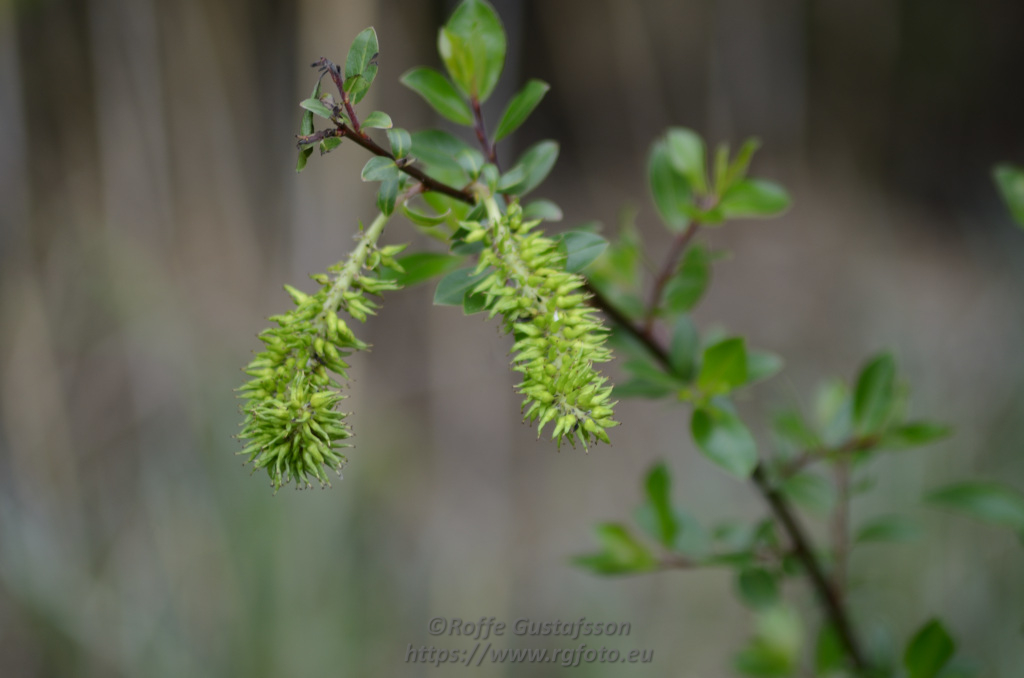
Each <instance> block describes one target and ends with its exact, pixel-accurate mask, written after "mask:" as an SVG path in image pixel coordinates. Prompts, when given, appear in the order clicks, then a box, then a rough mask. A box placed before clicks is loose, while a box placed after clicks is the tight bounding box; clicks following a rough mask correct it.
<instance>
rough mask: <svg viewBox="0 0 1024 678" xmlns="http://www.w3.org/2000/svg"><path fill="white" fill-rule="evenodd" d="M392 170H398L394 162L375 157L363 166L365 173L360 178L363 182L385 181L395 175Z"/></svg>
mask: <svg viewBox="0 0 1024 678" xmlns="http://www.w3.org/2000/svg"><path fill="white" fill-rule="evenodd" d="M392 169H395V170H397V169H398V168H397V167H396V166H395V161H394V160H392V159H391V158H386V157H384V156H380V155H375V156H373V157H372V158H370V159H369V160H367V161H366V164H365V165H363V171H362V173H361V175H360V176H361V177H362V179H363V181H383V180H384V179H387V178H388V177H390V176H391V175H392V174H393V172H392Z"/></svg>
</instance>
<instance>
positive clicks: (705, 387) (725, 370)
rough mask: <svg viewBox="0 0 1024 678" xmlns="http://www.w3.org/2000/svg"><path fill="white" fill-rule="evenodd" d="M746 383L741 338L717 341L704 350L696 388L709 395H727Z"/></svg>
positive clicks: (745, 356) (743, 349) (744, 358)
mask: <svg viewBox="0 0 1024 678" xmlns="http://www.w3.org/2000/svg"><path fill="white" fill-rule="evenodd" d="M746 381H747V347H746V341H745V340H744V339H743V338H742V337H733V338H731V339H725V340H723V341H719V342H718V343H716V344H712V345H711V346H708V347H707V348H706V349H704V357H703V359H702V360H701V366H700V374H699V375H698V376H697V388H699V389H700V390H701V392H703V393H706V394H711V395H717V394H721V393H728V392H729V391H731V390H733V389H734V388H736V387H738V386H742V385H743V384H745V383H746Z"/></svg>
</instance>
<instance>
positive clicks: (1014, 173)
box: [993, 165, 1024, 228]
mask: <svg viewBox="0 0 1024 678" xmlns="http://www.w3.org/2000/svg"><path fill="white" fill-rule="evenodd" d="M993 176H994V177H995V180H996V186H998V187H999V192H1000V194H1001V195H1002V196H1003V200H1005V201H1006V206H1007V207H1009V208H1010V214H1011V216H1013V219H1014V221H1016V222H1017V225H1018V226H1020V227H1021V228H1024V168H1021V167H1014V166H1012V165H999V166H997V167H996V168H995V169H994V170H993Z"/></svg>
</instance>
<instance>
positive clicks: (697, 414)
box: [690, 405, 757, 478]
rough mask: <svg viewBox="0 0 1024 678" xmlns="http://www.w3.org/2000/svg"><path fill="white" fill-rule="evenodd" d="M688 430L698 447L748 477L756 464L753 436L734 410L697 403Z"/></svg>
mask: <svg viewBox="0 0 1024 678" xmlns="http://www.w3.org/2000/svg"><path fill="white" fill-rule="evenodd" d="M690 431H691V433H692V434H693V439H694V440H695V441H696V443H697V447H698V448H699V449H700V451H701V452H703V453H704V455H705V456H706V457H707V458H708V459H710V460H711V461H713V462H714V463H716V464H718V465H719V466H721V467H722V468H724V469H725V470H726V471H728V472H729V473H732V474H733V475H735V476H737V477H739V478H747V477H748V476H750V474H751V472H752V471H753V470H754V467H755V466H757V444H756V443H755V442H754V437H753V436H752V435H750V431H749V430H747V427H746V425H745V424H744V423H743V422H742V421H741V420H740V418H739V417H738V416H736V415H735V414H734V413H732V412H730V411H728V410H725V409H722V408H719V407H715V406H713V405H709V406H707V407H698V408H697V409H695V410H694V412H693V418H692V419H691V420H690Z"/></svg>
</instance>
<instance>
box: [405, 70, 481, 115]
mask: <svg viewBox="0 0 1024 678" xmlns="http://www.w3.org/2000/svg"><path fill="white" fill-rule="evenodd" d="M401 83H402V84H403V85H405V86H406V87H408V88H409V89H411V90H412V91H414V92H416V93H417V94H419V95H420V96H421V97H423V99H424V100H425V101H426V102H427V103H428V104H430V106H431V108H433V109H434V110H435V111H437V112H438V113H440V114H441V115H442V116H443V117H445V118H446V119H448V120H451V121H452V122H454V123H455V124H457V125H466V126H468V127H472V126H473V111H471V110H470V108H469V104H467V103H466V100H465V99H463V98H462V95H461V94H459V93H458V92H457V91H456V90H455V86H454V85H452V83H451V81H450V80H448V78H446V77H444V76H443V75H441V74H440V73H438V72H437V71H435V70H434V69H433V68H427V67H426V66H420V67H419V68H414V69H412V70H411V71H409V72H407V73H406V74H405V75H403V76H402V77H401Z"/></svg>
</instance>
